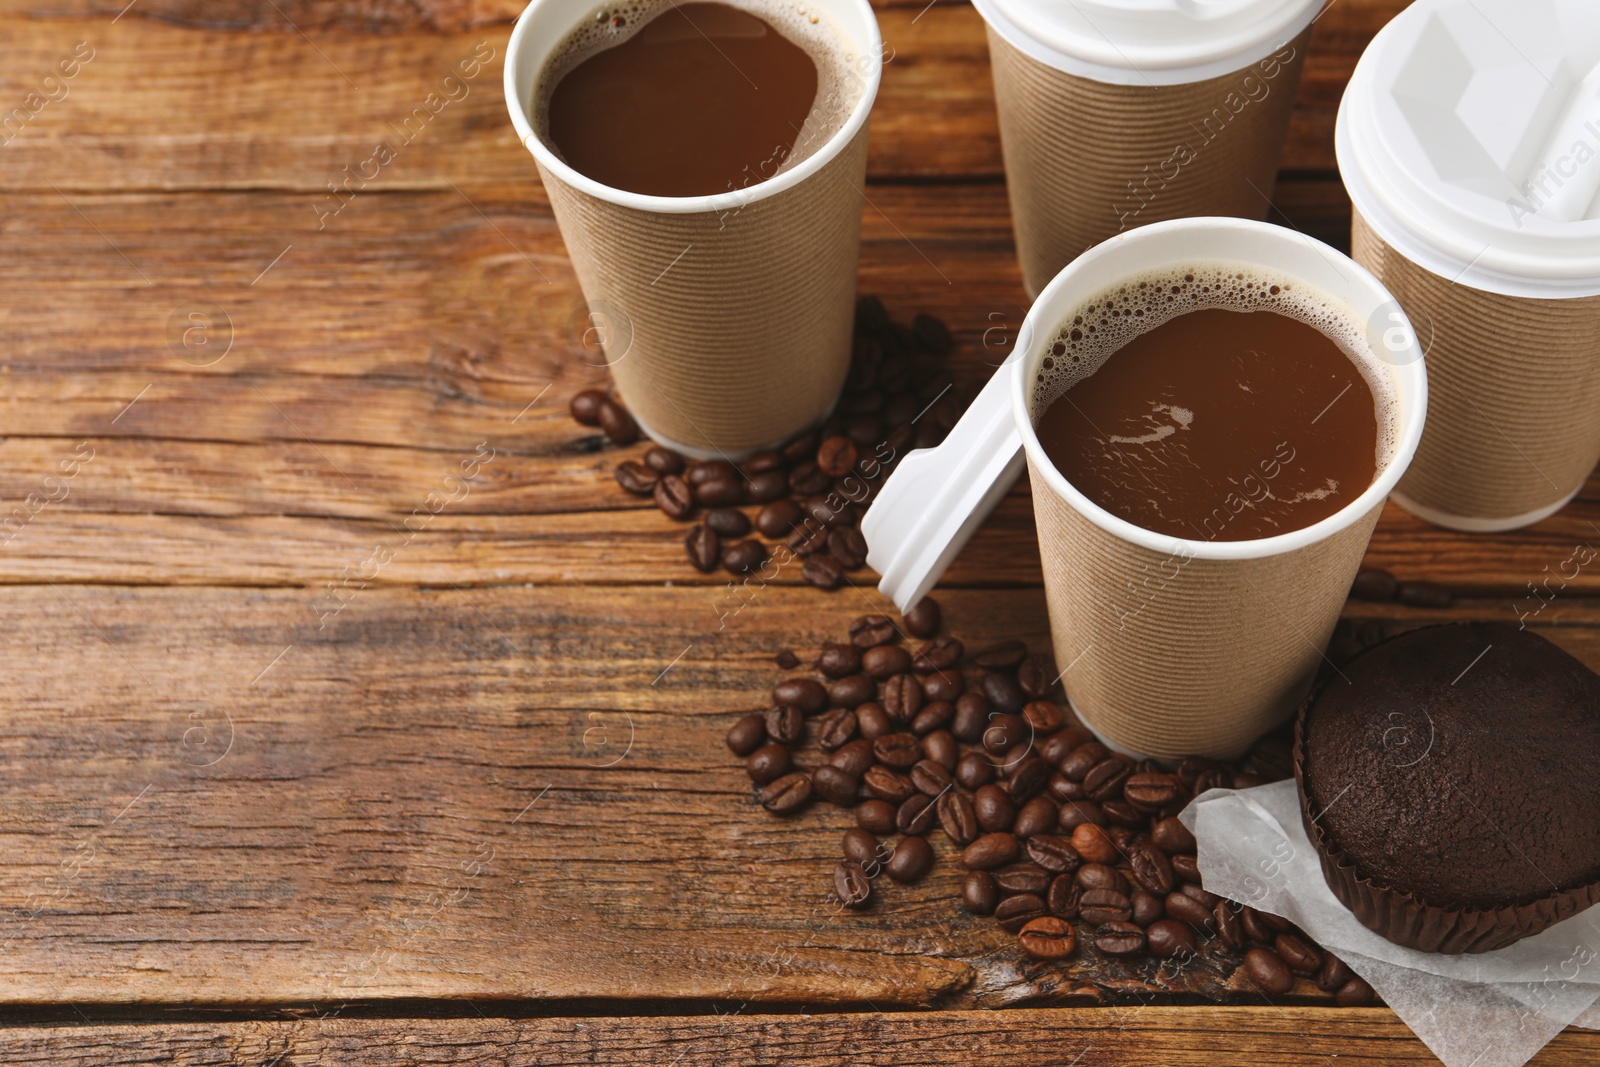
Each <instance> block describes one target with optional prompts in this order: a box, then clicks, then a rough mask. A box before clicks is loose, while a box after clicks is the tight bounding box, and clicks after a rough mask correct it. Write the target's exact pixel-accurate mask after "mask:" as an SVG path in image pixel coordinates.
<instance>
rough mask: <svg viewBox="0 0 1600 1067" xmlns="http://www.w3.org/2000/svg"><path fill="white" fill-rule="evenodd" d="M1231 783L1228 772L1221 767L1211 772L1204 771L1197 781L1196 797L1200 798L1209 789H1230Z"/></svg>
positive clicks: (1195, 787) (1195, 786) (1195, 784)
mask: <svg viewBox="0 0 1600 1067" xmlns="http://www.w3.org/2000/svg"><path fill="white" fill-rule="evenodd" d="M1229 781H1230V776H1229V774H1228V772H1227V771H1224V770H1222V769H1221V768H1220V767H1219V768H1214V769H1212V770H1209V771H1202V772H1200V777H1198V778H1196V779H1195V782H1194V795H1195V796H1199V795H1201V794H1202V793H1204V792H1205V791H1206V790H1208V789H1226V788H1228V783H1229Z"/></svg>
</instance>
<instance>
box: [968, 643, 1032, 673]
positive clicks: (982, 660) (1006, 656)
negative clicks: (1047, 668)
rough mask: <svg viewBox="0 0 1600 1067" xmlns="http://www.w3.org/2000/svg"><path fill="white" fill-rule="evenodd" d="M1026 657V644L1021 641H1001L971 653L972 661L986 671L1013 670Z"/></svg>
mask: <svg viewBox="0 0 1600 1067" xmlns="http://www.w3.org/2000/svg"><path fill="white" fill-rule="evenodd" d="M1027 658H1028V646H1027V645H1025V644H1023V643H1022V642H1021V641H1002V642H1000V643H999V644H998V645H990V646H989V647H987V648H980V649H979V650H978V651H976V652H974V653H973V654H972V662H973V663H976V664H977V665H978V666H979V667H982V668H983V669H984V670H986V671H1013V670H1016V669H1017V667H1018V666H1019V665H1020V664H1021V663H1022V661H1023V660H1024V659H1027Z"/></svg>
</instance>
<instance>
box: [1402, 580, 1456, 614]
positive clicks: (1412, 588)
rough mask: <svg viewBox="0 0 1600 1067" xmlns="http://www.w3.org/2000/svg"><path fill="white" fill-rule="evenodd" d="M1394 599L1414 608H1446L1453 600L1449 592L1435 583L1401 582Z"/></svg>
mask: <svg viewBox="0 0 1600 1067" xmlns="http://www.w3.org/2000/svg"><path fill="white" fill-rule="evenodd" d="M1394 598H1395V599H1396V600H1398V601H1400V603H1402V604H1407V605H1409V606H1411V607H1414V608H1447V607H1449V606H1450V605H1451V603H1452V602H1453V601H1454V600H1455V597H1454V596H1453V595H1452V594H1451V592H1450V590H1448V589H1446V588H1445V587H1444V586H1442V585H1440V584H1439V583H1437V582H1401V583H1400V584H1399V586H1397V587H1396V588H1395V591H1394Z"/></svg>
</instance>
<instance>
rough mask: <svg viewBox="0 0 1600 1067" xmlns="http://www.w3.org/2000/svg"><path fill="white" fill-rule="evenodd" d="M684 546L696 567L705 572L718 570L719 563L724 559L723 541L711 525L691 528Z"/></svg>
mask: <svg viewBox="0 0 1600 1067" xmlns="http://www.w3.org/2000/svg"><path fill="white" fill-rule="evenodd" d="M683 547H684V551H686V552H687V553H688V554H689V562H690V563H691V564H693V565H694V569H695V570H697V571H700V572H701V573H703V574H710V573H711V572H712V571H714V570H716V569H717V564H718V563H720V562H721V561H722V541H721V539H719V538H718V537H717V534H716V531H715V530H712V529H711V528H710V527H707V526H695V527H693V528H691V529H690V530H689V533H688V535H687V536H685V537H684V539H683Z"/></svg>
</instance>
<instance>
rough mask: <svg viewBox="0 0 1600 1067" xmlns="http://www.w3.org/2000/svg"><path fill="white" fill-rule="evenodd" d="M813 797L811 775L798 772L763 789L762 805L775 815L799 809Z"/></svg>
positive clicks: (786, 813) (785, 776) (787, 775)
mask: <svg viewBox="0 0 1600 1067" xmlns="http://www.w3.org/2000/svg"><path fill="white" fill-rule="evenodd" d="M810 799H811V776H810V775H808V774H803V773H799V772H796V773H794V774H786V775H784V776H783V777H782V778H779V779H777V780H776V781H773V782H770V783H768V784H767V786H766V788H764V789H762V790H761V806H762V807H764V808H766V809H767V810H768V811H770V812H772V813H773V814H774V815H788V814H790V813H791V812H796V811H799V810H800V809H801V808H802V807H804V806H805V803H806V801H808V800H810Z"/></svg>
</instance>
